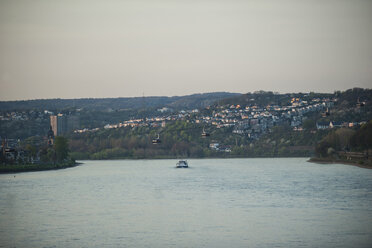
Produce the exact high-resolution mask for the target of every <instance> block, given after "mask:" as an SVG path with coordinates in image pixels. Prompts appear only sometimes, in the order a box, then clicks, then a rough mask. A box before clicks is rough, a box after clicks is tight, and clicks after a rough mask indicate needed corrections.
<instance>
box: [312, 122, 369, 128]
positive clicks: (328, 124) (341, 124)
mask: <svg viewBox="0 0 372 248" xmlns="http://www.w3.org/2000/svg"><path fill="white" fill-rule="evenodd" d="M365 123H366V122H365V121H361V122H342V121H322V122H317V123H316V129H318V130H324V129H331V128H339V127H346V128H352V127H357V126H361V125H363V124H365Z"/></svg>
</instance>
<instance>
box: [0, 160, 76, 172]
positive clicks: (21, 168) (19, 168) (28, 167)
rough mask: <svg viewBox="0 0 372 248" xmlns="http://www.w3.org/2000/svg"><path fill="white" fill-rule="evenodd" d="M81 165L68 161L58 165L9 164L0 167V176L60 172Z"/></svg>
mask: <svg viewBox="0 0 372 248" xmlns="http://www.w3.org/2000/svg"><path fill="white" fill-rule="evenodd" d="M79 164H81V163H77V162H75V161H69V162H66V163H60V164H10V165H0V174H5V173H20V172H32V171H45V170H60V169H66V168H71V167H75V166H78V165H79Z"/></svg>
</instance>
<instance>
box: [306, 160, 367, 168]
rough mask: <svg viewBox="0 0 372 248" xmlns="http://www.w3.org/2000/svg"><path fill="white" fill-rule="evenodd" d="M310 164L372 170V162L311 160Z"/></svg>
mask: <svg viewBox="0 0 372 248" xmlns="http://www.w3.org/2000/svg"><path fill="white" fill-rule="evenodd" d="M308 162H311V163H318V164H346V165H353V166H358V167H360V168H366V169H372V161H371V160H359V161H356V160H345V159H334V158H310V159H309V160H308Z"/></svg>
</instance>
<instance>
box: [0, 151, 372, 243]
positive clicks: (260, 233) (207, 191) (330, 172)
mask: <svg viewBox="0 0 372 248" xmlns="http://www.w3.org/2000/svg"><path fill="white" fill-rule="evenodd" d="M82 162H83V163H84V164H82V165H80V166H77V167H74V168H68V169H63V170H56V171H42V172H29V173H19V174H3V175H0V247H17V248H22V247H64V248H65V247H139V248H141V247H149V248H150V247H151V248H153V247H159V248H160V247H211V248H212V247H296V248H297V247H338V248H340V247H372V170H368V169H363V168H358V167H354V166H348V165H341V164H329V165H328V164H313V163H307V162H306V159H305V158H280V159H192V160H189V166H190V168H188V169H176V168H175V164H176V162H177V161H176V160H116V161H82Z"/></svg>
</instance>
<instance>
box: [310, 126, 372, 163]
mask: <svg viewBox="0 0 372 248" xmlns="http://www.w3.org/2000/svg"><path fill="white" fill-rule="evenodd" d="M371 149H372V120H370V121H369V122H368V123H366V124H364V125H363V126H361V127H360V128H359V129H356V130H353V129H349V128H340V129H337V130H335V131H332V132H330V133H329V134H328V135H327V136H325V137H324V138H323V139H322V140H321V141H320V142H319V143H318V144H317V146H316V149H315V151H316V156H317V157H319V158H328V159H346V160H357V161H356V162H358V163H361V164H363V163H371V161H370V160H371V155H372V154H371V152H370V150H371Z"/></svg>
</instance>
